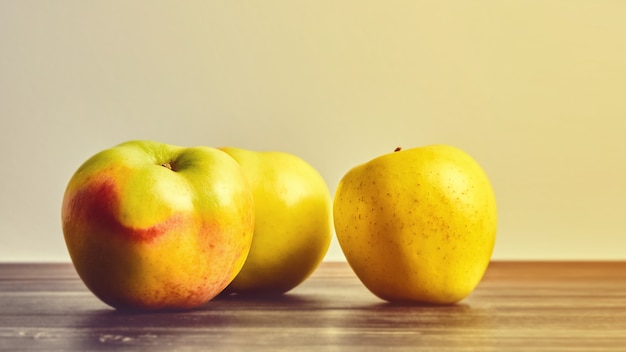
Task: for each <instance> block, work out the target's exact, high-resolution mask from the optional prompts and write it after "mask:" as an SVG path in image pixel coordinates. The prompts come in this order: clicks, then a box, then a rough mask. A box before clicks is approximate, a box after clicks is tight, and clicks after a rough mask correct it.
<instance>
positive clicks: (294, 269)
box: [220, 147, 332, 294]
mask: <svg viewBox="0 0 626 352" xmlns="http://www.w3.org/2000/svg"><path fill="white" fill-rule="evenodd" d="M220 149H221V150H223V151H225V152H226V153H228V154H229V155H230V156H231V157H233V158H234V159H235V160H236V161H237V162H238V163H239V165H241V167H242V169H243V171H244V174H245V175H246V177H247V178H248V182H249V184H250V186H251V187H252V192H253V197H254V203H255V226H254V236H253V238H252V247H251V249H250V253H249V255H248V257H247V259H246V262H245V264H244V266H243V268H242V269H241V271H240V272H239V274H238V275H237V277H236V278H235V279H234V281H233V282H232V283H231V284H230V285H229V286H228V287H227V289H226V292H227V293H239V294H282V293H284V292H287V291H289V290H291V289H292V288H294V287H296V286H297V285H299V284H300V283H302V282H303V281H304V280H306V278H307V277H308V276H309V275H310V274H311V273H312V272H313V271H314V270H315V269H316V267H317V266H318V265H319V263H320V262H321V261H322V260H323V258H324V256H325V255H326V252H327V250H328V247H329V245H330V240H331V238H332V213H331V208H332V201H331V197H330V192H329V190H328V187H327V186H326V183H325V182H324V179H323V178H322V176H321V175H320V174H319V173H318V172H317V170H316V169H314V168H313V167H312V166H311V165H310V164H308V163H307V162H305V161H304V160H302V159H301V158H299V157H297V156H295V155H293V154H290V153H285V152H267V151H266V152H257V151H251V150H245V149H241V148H232V147H224V148H220Z"/></svg>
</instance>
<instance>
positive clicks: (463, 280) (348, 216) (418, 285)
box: [333, 145, 497, 304]
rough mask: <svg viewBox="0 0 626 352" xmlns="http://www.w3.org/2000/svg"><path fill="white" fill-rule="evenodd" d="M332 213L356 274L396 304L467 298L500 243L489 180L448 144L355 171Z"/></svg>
mask: <svg viewBox="0 0 626 352" xmlns="http://www.w3.org/2000/svg"><path fill="white" fill-rule="evenodd" d="M333 212H334V224H335V231H336V235H337V238H338V240H339V244H340V246H341V249H342V251H343V253H344V254H345V256H346V259H347V260H348V263H349V264H350V266H351V267H352V269H353V270H354V272H355V274H356V275H357V276H358V278H359V279H360V280H361V281H362V282H363V284H364V285H365V286H366V287H367V288H368V289H369V290H370V291H371V292H372V293H374V294H375V295H377V296H378V297H380V298H382V299H384V300H387V301H391V302H421V303H430V304H452V303H455V302H458V301H460V300H462V299H463V298H465V297H466V296H467V295H469V294H470V293H471V292H472V291H473V290H474V288H475V287H476V286H477V285H478V283H479V282H480V280H481V279H482V277H483V274H484V273H485V270H486V268H487V266H488V264H489V261H490V259H491V254H492V251H493V248H494V244H495V238H496V227H497V214H496V201H495V197H494V193H493V189H492V187H491V184H490V182H489V179H488V178H487V175H486V174H485V172H484V171H483V169H482V168H481V167H480V166H479V164H478V163H477V162H476V161H475V160H474V159H473V158H472V157H471V156H470V155H468V154H467V153H465V152H464V151H462V150H460V149H458V148H456V147H452V146H448V145H432V146H425V147H421V148H413V149H407V150H396V152H393V153H389V154H385V155H382V156H379V157H377V158H375V159H373V160H371V161H369V162H367V163H364V164H362V165H359V166H356V167H354V168H353V169H351V170H350V171H348V173H347V174H346V175H344V177H343V178H342V179H341V181H340V183H339V185H338V187H337V190H336V194H335V199H334V210H333Z"/></svg>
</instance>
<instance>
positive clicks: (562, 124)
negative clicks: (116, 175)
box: [0, 0, 626, 261]
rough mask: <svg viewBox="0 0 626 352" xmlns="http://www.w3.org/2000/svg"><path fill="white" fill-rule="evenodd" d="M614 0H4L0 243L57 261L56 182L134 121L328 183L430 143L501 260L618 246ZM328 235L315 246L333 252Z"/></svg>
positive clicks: (621, 80) (623, 44)
mask: <svg viewBox="0 0 626 352" xmlns="http://www.w3.org/2000/svg"><path fill="white" fill-rule="evenodd" d="M625 18H626V2H624V1H608V0H604V1H602V0H600V1H569V0H568V1H564V0H563V1H560V0H558V1H557V0H553V1H544V0H541V1H532V0H523V1H522V0H513V1H481V0H477V1H461V0H459V1H356V0H355V1H152V0H151V1H130V2H127V1H81V0H77V1H68V0H55V1H46V0H40V1H37V0H23V1H22V0H20V1H10V0H0V50H1V52H0V118H1V120H0V150H1V151H2V157H1V159H0V160H1V163H2V165H1V170H0V175H1V176H0V177H1V178H0V180H1V184H0V187H1V188H0V261H68V260H69V257H68V255H67V252H66V249H65V245H64V243H63V239H62V233H61V229H60V204H61V198H62V194H63V190H64V188H65V185H66V183H67V181H68V180H69V178H70V176H71V175H72V173H73V172H74V171H75V169H76V168H77V167H78V166H79V164H80V163H82V162H83V161H84V160H86V159H87V158H88V157H89V156H91V155H92V154H94V153H95V152H97V151H99V150H101V149H104V148H107V147H110V146H112V145H114V144H117V143H119V142H122V141H125V140H128V139H138V138H143V139H154V140H159V141H162V142H168V143H174V144H181V145H196V144H204V145H213V146H221V145H236V146H241V147H246V148H251V149H259V150H267V149H278V150H284V151H288V152H292V153H294V154H297V155H299V156H301V157H303V158H304V159H306V160H308V161H309V162H310V163H311V164H313V165H314V166H315V167H317V168H318V169H319V171H320V172H321V173H322V175H323V176H324V177H325V179H326V181H327V182H328V185H329V188H330V190H331V192H334V189H335V187H336V185H337V183H338V182H339V179H340V178H341V176H342V175H343V174H344V173H345V172H346V171H347V170H348V169H349V168H350V167H352V166H354V165H356V164H358V163H361V162H364V161H367V160H369V159H371V158H373V157H375V156H377V155H380V154H383V153H387V152H390V151H392V150H393V149H394V148H395V147H396V146H403V147H405V148H408V147H412V146H419V145H424V144H430V143H449V144H454V145H457V146H459V147H461V148H463V149H465V150H466V151H468V152H469V153H470V154H472V155H473V156H474V157H475V158H476V159H477V160H478V161H479V162H480V163H481V164H482V165H483V167H484V168H485V170H486V171H487V173H488V174H489V175H490V177H491V179H492V181H493V185H494V188H495V191H496V195H497V198H498V202H499V209H500V227H499V234H498V236H499V237H498V241H497V244H496V250H495V253H494V258H497V259H626V249H625V248H626V235H625V233H624V217H625V214H624V211H625V208H626V207H625V205H624V202H625V200H626V187H625V185H624V182H625V179H626V166H625V164H624V156H625V155H626V146H625V144H624V138H623V137H624V136H623V135H624V132H625V130H626V22H625V21H624V19H625ZM342 259H343V256H342V254H341V251H340V249H339V247H338V245H337V244H336V242H334V243H333V245H332V247H331V249H330V251H329V253H328V256H327V260H342Z"/></svg>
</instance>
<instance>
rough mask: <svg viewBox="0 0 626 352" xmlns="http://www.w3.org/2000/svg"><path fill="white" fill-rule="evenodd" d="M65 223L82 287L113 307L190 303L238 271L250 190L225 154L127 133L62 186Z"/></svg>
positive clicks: (244, 250)
mask: <svg viewBox="0 0 626 352" xmlns="http://www.w3.org/2000/svg"><path fill="white" fill-rule="evenodd" d="M61 213H62V214H61V216H62V228H63V233H64V237H65V242H66V244H67V248H68V251H69V254H70V256H71V259H72V262H73V263H74V266H75V268H76V271H77V272H78V274H79V276H80V277H81V279H82V280H83V282H84V283H85V285H86V286H87V287H88V288H89V289H90V290H91V291H92V292H93V293H94V294H95V295H96V296H97V297H98V298H100V299H101V300H102V301H103V302H105V303H107V304H108V305H110V306H112V307H115V308H118V309H138V310H156V309H189V308H194V307H197V306H199V305H201V304H203V303H205V302H207V301H208V300H210V299H212V298H213V297H215V296H216V295H217V294H219V293H220V292H221V291H222V290H223V289H224V288H225V287H226V286H227V285H228V284H229V283H230V282H231V281H232V279H233V278H234V277H235V276H236V274H237V273H238V272H239V270H240V269H241V267H242V265H243V263H244V260H245V258H246V256H247V254H248V251H249V249H250V245H251V241H252V232H253V228H254V203H253V198H252V192H251V189H250V187H249V186H248V184H247V182H246V180H245V177H244V175H243V173H242V170H241V168H240V167H239V165H238V164H237V162H235V161H234V160H233V159H232V158H231V157H230V156H228V155H227V154H225V153H224V152H222V151H220V150H217V149H214V148H208V147H191V148H184V147H178V146H172V145H167V144H161V143H156V142H151V141H131V142H127V143H123V144H120V145H118V146H115V147H113V148H110V149H107V150H104V151H102V152H100V153H98V154H96V155H94V156H93V157H91V158H90V159H89V160H87V161H86V162H85V163H84V164H83V165H82V166H80V168H79V169H78V170H77V171H76V173H75V174H74V175H73V176H72V178H71V179H70V181H69V184H68V185H67V188H66V191H65V194H64V198H63V205H62V211H61Z"/></svg>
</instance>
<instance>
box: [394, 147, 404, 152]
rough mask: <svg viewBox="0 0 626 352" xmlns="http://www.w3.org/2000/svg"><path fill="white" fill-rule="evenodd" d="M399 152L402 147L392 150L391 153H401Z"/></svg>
mask: <svg viewBox="0 0 626 352" xmlns="http://www.w3.org/2000/svg"><path fill="white" fill-rule="evenodd" d="M401 150H402V147H396V149H394V150H393V151H394V152H399V151H401Z"/></svg>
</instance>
